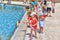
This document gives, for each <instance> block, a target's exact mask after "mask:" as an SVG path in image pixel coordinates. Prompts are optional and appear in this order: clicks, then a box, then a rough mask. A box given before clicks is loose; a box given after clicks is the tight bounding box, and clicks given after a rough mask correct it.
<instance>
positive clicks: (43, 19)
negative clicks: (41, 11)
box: [39, 15, 45, 33]
mask: <svg viewBox="0 0 60 40" xmlns="http://www.w3.org/2000/svg"><path fill="white" fill-rule="evenodd" d="M39 27H40V31H39V33H43V30H44V27H45V18H44V16H43V15H40V16H39Z"/></svg>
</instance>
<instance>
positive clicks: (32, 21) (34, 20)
mask: <svg viewBox="0 0 60 40" xmlns="http://www.w3.org/2000/svg"><path fill="white" fill-rule="evenodd" d="M31 27H32V29H33V30H36V29H37V19H36V18H35V17H34V18H32V19H31Z"/></svg>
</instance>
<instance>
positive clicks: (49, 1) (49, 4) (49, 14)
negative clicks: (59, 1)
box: [47, 0, 52, 17]
mask: <svg viewBox="0 0 60 40" xmlns="http://www.w3.org/2000/svg"><path fill="white" fill-rule="evenodd" d="M51 8H52V2H51V0H47V12H48V16H49V17H51Z"/></svg>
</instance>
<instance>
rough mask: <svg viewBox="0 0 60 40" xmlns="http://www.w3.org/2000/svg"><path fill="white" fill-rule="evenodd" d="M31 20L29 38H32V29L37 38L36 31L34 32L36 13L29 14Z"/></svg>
mask: <svg viewBox="0 0 60 40" xmlns="http://www.w3.org/2000/svg"><path fill="white" fill-rule="evenodd" d="M31 17H32V19H31V21H30V25H31V35H30V40H32V31H34V33H35V38H37V32H36V29H37V22H38V21H37V18H36V14H35V13H32V14H31Z"/></svg>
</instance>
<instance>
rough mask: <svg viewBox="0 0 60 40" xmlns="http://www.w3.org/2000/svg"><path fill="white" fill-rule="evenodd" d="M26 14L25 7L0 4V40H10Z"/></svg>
mask: <svg viewBox="0 0 60 40" xmlns="http://www.w3.org/2000/svg"><path fill="white" fill-rule="evenodd" d="M24 14H25V7H24V6H17V5H8V4H7V5H4V4H0V40H10V38H11V36H12V35H13V33H14V31H15V30H16V28H17V27H16V22H17V21H21V19H22V17H23V16H24Z"/></svg>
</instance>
